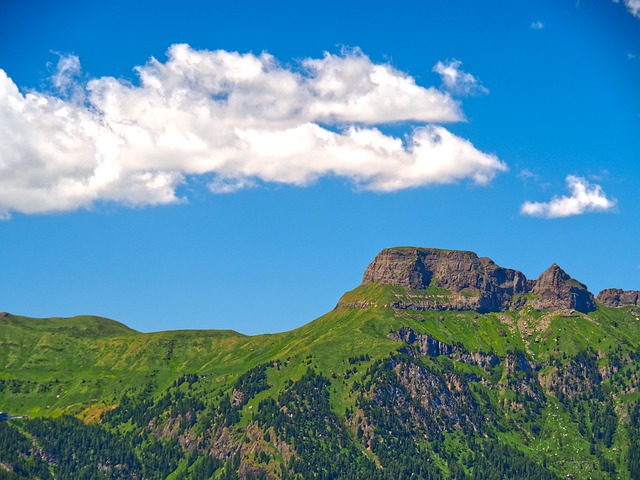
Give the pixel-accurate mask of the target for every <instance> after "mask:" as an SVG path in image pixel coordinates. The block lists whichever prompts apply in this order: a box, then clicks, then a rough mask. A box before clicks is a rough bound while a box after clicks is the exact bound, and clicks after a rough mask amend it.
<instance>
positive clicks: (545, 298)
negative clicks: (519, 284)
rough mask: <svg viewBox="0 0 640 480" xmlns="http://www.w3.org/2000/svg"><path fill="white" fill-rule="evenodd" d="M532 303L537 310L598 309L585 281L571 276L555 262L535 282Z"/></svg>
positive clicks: (583, 310) (588, 310)
mask: <svg viewBox="0 0 640 480" xmlns="http://www.w3.org/2000/svg"><path fill="white" fill-rule="evenodd" d="M531 293H532V294H533V295H534V296H535V297H536V298H534V300H533V302H532V304H533V308H535V309H536V310H567V309H568V310H577V311H579V312H591V311H593V310H595V309H596V302H595V300H594V298H593V294H592V293H591V292H590V291H589V290H587V286H586V285H585V284H584V283H580V282H579V281H577V280H574V279H573V278H571V277H570V276H569V275H567V273H566V272H565V271H564V270H562V269H561V268H560V267H559V266H558V265H556V264H555V263H554V264H553V265H551V266H550V267H549V268H547V269H546V270H545V271H544V272H542V274H541V275H540V277H538V280H536V281H535V283H534V284H533V288H532V289H531Z"/></svg>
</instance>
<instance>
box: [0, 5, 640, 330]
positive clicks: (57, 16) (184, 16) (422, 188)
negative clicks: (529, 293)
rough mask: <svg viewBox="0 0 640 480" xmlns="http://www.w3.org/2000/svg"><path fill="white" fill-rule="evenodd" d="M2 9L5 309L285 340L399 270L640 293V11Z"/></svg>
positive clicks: (0, 232)
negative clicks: (402, 249)
mask: <svg viewBox="0 0 640 480" xmlns="http://www.w3.org/2000/svg"><path fill="white" fill-rule="evenodd" d="M43 3H45V2H35V1H28V0H27V1H20V2H17V1H15V2H14V1H12V0H9V1H5V2H2V5H1V6H0V69H1V70H2V72H0V217H1V218H2V220H1V221H0V265H1V266H2V274H1V275H0V310H4V311H10V312H12V313H18V314H24V315H30V316H71V315H77V314H97V315H103V316H107V317H110V318H114V319H117V320H120V321H122V322H124V323H126V324H128V325H130V326H131V327H133V328H136V329H139V330H142V331H155V330H165V329H178V328H232V329H235V330H238V331H241V332H243V333H250V334H254V333H262V332H276V331H283V330H288V329H291V328H295V327H297V326H301V325H303V324H305V323H307V322H308V321H310V320H312V319H313V318H315V317H317V316H319V315H321V314H323V313H325V312H326V311H328V310H330V309H332V308H333V307H334V305H335V303H336V302H337V300H338V299H339V297H340V295H341V294H342V293H343V292H345V291H347V290H350V289H351V288H354V287H355V286H357V285H358V284H359V282H360V279H361V276H362V273H363V272H364V269H365V268H366V266H367V264H368V263H369V262H370V261H371V260H372V259H373V257H374V256H375V254H376V253H377V252H378V251H379V250H381V249H382V248H385V247H390V246H396V245H417V246H428V247H439V248H453V249H465V250H473V251H475V252H477V253H478V254H479V255H480V256H488V257H491V258H492V259H494V260H495V261H496V262H497V263H498V264H500V265H502V266H505V267H510V268H516V269H519V270H521V271H523V272H524V273H525V275H527V277H528V278H536V277H537V276H538V275H539V274H540V273H541V272H542V271H543V270H544V269H546V268H547V267H548V266H549V265H550V264H552V263H553V262H556V263H558V264H559V265H560V266H561V267H563V268H564V269H565V270H567V272H568V273H569V274H570V275H572V276H573V277H575V278H577V279H579V280H581V281H583V282H585V283H586V284H587V285H588V286H589V288H590V289H591V290H592V291H593V292H594V293H597V292H598V291H599V290H600V289H602V288H607V287H620V288H625V289H640V253H638V252H639V251H638V238H639V236H640V222H639V221H638V217H639V212H640V192H639V191H638V188H637V182H638V180H639V179H640V165H639V162H638V160H639V158H638V157H639V155H638V152H640V4H639V3H638V2H637V0H626V1H620V2H613V1H609V0H599V1H595V0H592V1H586V0H579V1H578V2H576V1H564V0H562V1H557V0H556V1H542V2H534V1H523V2H513V1H511V2H507V1H504V2H502V1H488V2H476V1H455V2H453V1H447V2H444V1H440V2H436V1H420V2H417V1H412V2H409V1H405V2H394V5H391V4H390V3H389V2H379V3H378V2H371V1H369V2H360V1H353V2H344V4H343V3H342V2H333V1H324V2H250V1H238V2H196V1H186V2H181V3H180V5H178V4H177V3H175V2H163V1H158V2H154V3H153V6H152V7H151V6H149V5H147V6H142V5H129V4H128V3H126V2H124V1H119V0H116V1H110V2H80V1H66V2H64V1H63V2H57V3H55V4H50V5H43Z"/></svg>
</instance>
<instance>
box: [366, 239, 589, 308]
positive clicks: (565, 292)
mask: <svg viewBox="0 0 640 480" xmlns="http://www.w3.org/2000/svg"><path fill="white" fill-rule="evenodd" d="M370 282H377V283H378V284H380V285H395V286H400V287H404V288H405V289H409V290H411V291H416V292H415V294H414V295H409V296H408V297H407V298H409V299H410V300H407V299H406V298H403V299H401V300H399V301H398V302H397V303H396V304H394V307H396V308H412V309H416V310H426V309H438V310H476V311H478V312H481V313H486V312H498V311H505V310H513V309H517V308H520V307H522V306H524V305H525V304H530V305H532V306H533V308H535V309H536V310H576V311H579V312H583V313H587V312H590V311H593V310H595V308H596V304H595V300H594V298H593V294H592V293H591V292H589V290H588V289H587V287H586V286H585V285H584V284H583V283H581V282H578V281H577V280H574V279H573V278H571V277H570V276H569V275H568V274H567V273H566V272H565V271H564V270H562V269H561V268H560V267H559V266H558V265H556V264H553V265H552V266H551V267H549V268H548V269H547V270H545V271H544V272H543V273H542V275H540V277H539V278H538V279H537V280H535V281H532V280H527V278H526V277H525V275H524V274H523V273H522V272H519V271H517V270H512V269H509V268H503V267H500V266H499V265H496V264H495V262H493V261H492V260H491V259H489V258H486V257H483V258H479V257H478V256H477V255H476V254H475V253H473V252H468V251H460V250H439V249H435V248H413V247H403V248H390V249H385V250H383V251H382V252H380V253H379V254H378V255H377V256H376V258H375V259H374V261H373V262H372V263H371V264H370V265H369V266H368V267H367V270H366V271H365V273H364V277H363V279H362V284H363V285H364V284H367V283H370ZM420 292H423V294H421V293H420Z"/></svg>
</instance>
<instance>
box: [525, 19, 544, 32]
mask: <svg viewBox="0 0 640 480" xmlns="http://www.w3.org/2000/svg"><path fill="white" fill-rule="evenodd" d="M529 28H531V29H532V30H542V29H543V28H544V23H542V22H541V21H540V20H536V21H535V22H532V23H531V25H529Z"/></svg>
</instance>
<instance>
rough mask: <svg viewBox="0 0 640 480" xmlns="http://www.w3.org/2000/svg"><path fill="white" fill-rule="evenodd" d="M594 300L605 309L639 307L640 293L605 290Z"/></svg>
mask: <svg viewBox="0 0 640 480" xmlns="http://www.w3.org/2000/svg"><path fill="white" fill-rule="evenodd" d="M596 300H598V301H599V302H601V303H602V304H603V305H605V306H606V307H613V308H619V307H628V306H640V291H638V290H622V289H620V288H607V289H605V290H602V291H601V292H600V293H599V294H598V296H597V297H596Z"/></svg>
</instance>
